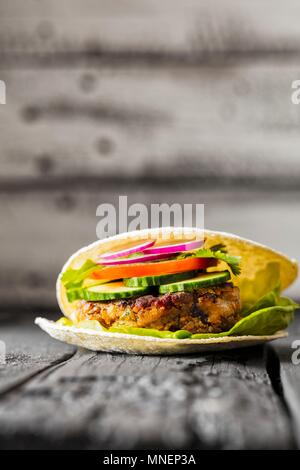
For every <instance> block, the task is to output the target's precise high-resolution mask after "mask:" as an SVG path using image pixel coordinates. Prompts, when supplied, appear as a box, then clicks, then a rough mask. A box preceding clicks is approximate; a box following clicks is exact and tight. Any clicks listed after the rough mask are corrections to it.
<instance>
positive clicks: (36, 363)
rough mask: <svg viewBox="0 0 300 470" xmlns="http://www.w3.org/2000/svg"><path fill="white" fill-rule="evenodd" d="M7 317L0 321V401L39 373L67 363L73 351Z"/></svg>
mask: <svg viewBox="0 0 300 470" xmlns="http://www.w3.org/2000/svg"><path fill="white" fill-rule="evenodd" d="M18 317H19V315H18V316H16V315H12V314H10V315H8V316H7V320H6V321H4V320H3V321H0V341H4V343H5V346H6V364H0V397H3V396H5V395H6V394H7V393H8V392H9V391H11V390H13V389H15V388H17V387H18V386H20V385H21V384H23V383H25V382H27V381H28V380H30V379H31V378H32V377H34V376H35V375H37V374H39V373H40V372H42V371H43V370H46V369H48V368H49V367H53V366H54V365H56V364H59V363H62V362H63V361H65V360H67V359H68V358H69V357H70V356H71V355H72V354H73V352H74V350H75V348H73V347H71V346H69V345H67V344H63V343H58V342H55V341H53V340H52V339H50V338H48V337H47V336H45V335H43V334H41V332H40V331H39V330H38V328H34V327H33V326H32V322H30V321H28V320H27V321H26V322H24V321H22V320H20V318H18Z"/></svg>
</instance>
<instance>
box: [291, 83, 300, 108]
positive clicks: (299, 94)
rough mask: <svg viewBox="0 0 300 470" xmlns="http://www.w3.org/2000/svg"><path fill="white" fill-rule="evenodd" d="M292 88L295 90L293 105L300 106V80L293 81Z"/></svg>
mask: <svg viewBox="0 0 300 470" xmlns="http://www.w3.org/2000/svg"><path fill="white" fill-rule="evenodd" d="M291 87H292V89H293V90H294V91H293V92H292V94H291V101H292V103H293V104H300V80H293V81H292V85H291Z"/></svg>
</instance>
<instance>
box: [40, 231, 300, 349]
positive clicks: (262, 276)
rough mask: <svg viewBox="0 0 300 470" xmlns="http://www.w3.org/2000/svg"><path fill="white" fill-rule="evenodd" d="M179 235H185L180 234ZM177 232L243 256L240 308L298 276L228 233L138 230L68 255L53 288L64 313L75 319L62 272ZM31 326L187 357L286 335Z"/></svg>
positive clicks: (289, 264)
mask: <svg viewBox="0 0 300 470" xmlns="http://www.w3.org/2000/svg"><path fill="white" fill-rule="evenodd" d="M182 233H184V235H183V236H182ZM179 234H180V239H181V240H185V239H186V240H191V239H202V238H203V237H205V240H206V242H205V247H207V248H209V247H211V246H213V245H216V244H219V243H223V244H225V245H226V248H227V250H228V253H229V254H231V255H237V256H241V257H242V262H241V270H242V271H241V275H240V276H238V277H233V282H234V284H235V285H237V286H238V287H239V288H240V291H241V298H242V302H243V305H246V304H247V302H252V303H253V302H254V301H256V300H258V299H259V298H260V297H261V296H262V295H264V294H265V293H266V289H267V291H270V290H272V289H273V288H274V287H276V286H277V285H278V283H279V282H280V287H281V290H284V289H286V288H287V287H289V286H290V285H291V284H292V283H293V281H294V280H295V279H296V277H297V273H298V266H297V262H296V261H295V260H292V259H290V258H288V257H287V256H285V255H283V254H282V253H280V252H277V251H275V250H272V249H270V248H268V247H266V246H263V245H261V244H259V243H255V242H253V241H251V240H247V239H244V238H241V237H238V236H236V235H233V234H230V233H225V232H216V231H212V230H205V231H203V230H199V229H196V228H184V229H183V228H174V227H167V228H160V229H146V230H139V231H136V232H130V233H122V234H119V235H116V236H113V237H109V238H106V239H104V240H99V241H96V242H95V243H93V244H91V245H89V246H87V247H84V248H81V249H80V250H79V251H77V252H76V253H75V254H74V255H73V256H71V258H70V259H69V260H68V261H67V262H66V264H65V265H64V267H63V269H62V271H61V273H60V275H59V277H58V280H57V285H56V292H57V300H58V304H59V306H60V309H61V311H62V312H63V314H64V315H65V316H66V317H69V318H70V319H71V320H72V321H76V313H75V312H76V302H74V303H69V302H68V300H67V296H66V290H65V288H64V286H63V284H62V282H61V276H62V274H63V273H64V272H65V271H66V270H67V269H69V268H73V269H78V268H80V267H81V266H82V264H83V263H84V262H85V261H86V260H87V259H91V260H94V261H98V260H99V257H100V255H101V254H103V253H106V252H108V251H114V250H121V249H124V248H125V247H126V245H128V243H129V242H130V243H132V241H137V243H138V242H140V241H141V239H156V240H157V243H165V242H166V241H172V240H174V243H176V241H177V240H178V235H179ZM217 269H220V270H222V269H224V265H223V266H222V263H221V265H220V266H219V267H218V268H217ZM214 270H216V268H214ZM36 324H37V325H39V326H40V327H41V328H42V329H43V330H44V331H46V332H47V333H48V334H49V335H50V336H52V337H53V338H56V339H58V340H60V341H64V342H66V343H69V344H74V345H76V346H82V347H85V348H87V349H91V350H93V351H108V352H126V353H131V354H189V353H196V352H202V351H216V350H220V349H233V348H240V347H247V346H251V345H256V344H261V343H264V342H266V341H272V340H274V339H277V338H282V337H284V336H285V335H286V333H284V332H278V333H276V334H274V335H271V336H225V337H219V338H208V339H198V340H191V339H179V340H178V339H169V338H168V339H167V338H166V339H165V338H154V337H146V336H136V335H128V334H122V333H107V332H102V331H98V330H88V329H83V328H77V327H75V326H63V325H61V324H57V323H54V322H51V321H48V320H46V319H43V318H37V319H36Z"/></svg>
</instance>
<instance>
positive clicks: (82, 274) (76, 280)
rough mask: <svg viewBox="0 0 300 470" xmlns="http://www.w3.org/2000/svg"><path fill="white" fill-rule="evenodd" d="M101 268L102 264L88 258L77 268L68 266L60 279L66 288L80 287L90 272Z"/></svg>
mask: <svg viewBox="0 0 300 470" xmlns="http://www.w3.org/2000/svg"><path fill="white" fill-rule="evenodd" d="M97 269H102V266H100V265H99V264H96V263H94V261H92V260H90V259H88V260H86V262H85V263H84V264H83V265H82V266H81V268H79V269H73V268H69V269H67V270H66V271H65V272H64V273H63V274H62V276H61V281H62V283H63V285H64V286H65V288H66V289H74V288H76V287H80V286H81V284H82V281H83V280H84V279H85V278H86V277H87V276H88V275H89V274H91V273H92V272H94V271H96V270H97Z"/></svg>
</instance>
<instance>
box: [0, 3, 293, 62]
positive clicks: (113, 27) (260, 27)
mask: <svg viewBox="0 0 300 470" xmlns="http://www.w3.org/2000/svg"><path fill="white" fill-rule="evenodd" d="M0 8H1V10H0V18H1V21H0V28H1V30H0V45H1V46H0V53H1V52H2V60H3V59H4V58H5V56H6V57H8V56H10V58H11V57H12V56H16V58H17V60H19V61H20V60H24V58H25V59H26V55H28V56H32V55H34V56H35V57H41V56H42V55H45V54H46V55H48V57H49V58H51V60H54V61H55V57H56V58H58V57H59V54H61V53H66V52H75V53H80V54H86V55H87V56H90V57H93V56H95V55H96V54H99V55H100V56H101V55H103V53H104V55H105V53H108V54H110V55H113V54H114V52H116V51H117V53H119V54H121V56H120V58H121V60H122V53H123V54H124V52H125V54H126V52H132V51H134V52H135V54H126V55H125V56H126V58H128V60H130V61H132V60H135V61H136V60H139V58H142V60H145V53H146V58H147V55H148V56H149V58H150V60H152V62H153V59H154V62H155V59H156V58H157V59H158V61H160V60H161V58H162V57H164V55H167V56H168V57H169V58H170V56H171V57H172V55H173V56H174V55H175V57H176V56H177V57H179V60H195V59H196V60H197V59H198V58H199V57H206V58H207V56H209V55H211V54H212V53H213V52H221V53H222V52H225V53H226V52H233V53H236V52H238V51H242V52H243V53H245V52H246V53H247V52H248V53H250V54H251V55H252V54H253V52H255V51H256V52H261V51H263V52H269V51H273V52H274V51H275V52H282V51H284V52H287V51H295V50H299V46H300V33H299V28H298V17H299V14H300V7H299V2H297V1H296V0H288V1H286V2H284V3H283V2H281V1H280V0H276V1H274V0H273V1H272V2H270V1H268V0H263V1H260V0H252V1H251V2H236V1H234V0H226V1H225V0H223V1H222V2H219V1H217V0H210V1H201V2H199V1H198V0H185V1H184V2H183V1H179V0H177V1H174V0H165V1H164V2H161V1H160V0H142V1H140V0H139V1H137V0H131V1H126V2H124V1H123V2H116V1H115V2H112V1H107V0H101V1H96V0H89V1H85V2H84V3H82V2H80V1H78V0H77V1H70V0H52V1H51V4H49V2H47V1H46V0H43V1H39V2H38V3H37V2H34V1H33V0H30V1H27V2H26V6H25V4H24V2H22V1H21V0H10V1H9V2H5V3H3V4H2V5H1V7H0ZM141 54H142V56H141ZM72 58H73V57H72V54H69V55H66V56H65V57H64V60H66V61H71V60H72Z"/></svg>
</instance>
